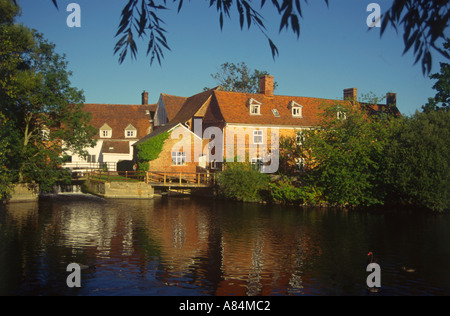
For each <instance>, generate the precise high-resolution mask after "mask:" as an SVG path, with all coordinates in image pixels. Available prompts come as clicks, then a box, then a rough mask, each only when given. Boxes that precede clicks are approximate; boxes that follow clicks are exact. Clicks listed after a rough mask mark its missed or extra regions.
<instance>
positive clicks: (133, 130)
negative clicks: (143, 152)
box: [125, 124, 137, 138]
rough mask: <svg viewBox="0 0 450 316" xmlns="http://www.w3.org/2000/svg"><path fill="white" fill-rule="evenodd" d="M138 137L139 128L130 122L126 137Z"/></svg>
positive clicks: (126, 129)
mask: <svg viewBox="0 0 450 316" xmlns="http://www.w3.org/2000/svg"><path fill="white" fill-rule="evenodd" d="M136 137H137V129H136V128H135V127H134V126H133V125H131V124H129V125H128V126H127V127H126V128H125V138H136Z"/></svg>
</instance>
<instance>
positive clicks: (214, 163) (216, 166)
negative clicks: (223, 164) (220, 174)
mask: <svg viewBox="0 0 450 316" xmlns="http://www.w3.org/2000/svg"><path fill="white" fill-rule="evenodd" d="M218 168H219V166H218V165H217V160H216V159H213V161H211V169H218Z"/></svg>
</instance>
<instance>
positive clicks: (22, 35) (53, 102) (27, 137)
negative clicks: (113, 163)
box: [0, 0, 96, 189]
mask: <svg viewBox="0 0 450 316" xmlns="http://www.w3.org/2000/svg"><path fill="white" fill-rule="evenodd" d="M14 8H15V7H14V6H13V5H12V1H10V0H0V13H2V14H1V16H2V17H3V19H2V20H1V24H0V43H1V45H0V47H1V50H0V112H1V113H2V114H3V115H4V116H5V117H6V120H7V121H8V122H9V124H8V126H7V128H8V133H7V134H6V135H2V136H3V137H7V144H8V148H9V154H8V161H7V164H6V167H7V168H8V169H9V170H11V172H12V173H13V174H14V175H15V178H14V179H13V180H14V181H17V182H38V183H40V184H41V187H42V188H43V189H47V188H49V187H50V186H51V185H52V184H53V182H54V181H56V179H58V178H60V177H61V176H62V175H63V174H64V171H63V170H61V165H62V163H63V161H64V158H65V157H67V155H70V154H72V153H74V154H80V155H85V154H86V151H85V148H87V147H89V146H93V145H94V143H95V141H94V140H93V139H92V137H93V136H94V134H95V132H96V131H95V129H94V128H93V127H92V126H90V125H89V114H87V113H85V112H83V110H82V108H83V101H84V96H83V92H82V91H80V90H78V89H76V88H74V87H72V86H71V85H70V80H69V78H70V76H71V72H70V71H68V70H67V61H66V60H65V57H64V56H60V55H58V54H57V53H55V51H54V50H55V45H54V44H52V43H49V42H48V41H47V40H45V39H44V38H43V36H42V34H39V33H37V32H36V31H32V30H29V29H28V28H26V27H25V26H23V25H20V24H17V23H15V20H14V19H15V17H16V16H17V14H18V12H19V10H17V8H16V9H15V10H14ZM3 12H5V14H3Z"/></svg>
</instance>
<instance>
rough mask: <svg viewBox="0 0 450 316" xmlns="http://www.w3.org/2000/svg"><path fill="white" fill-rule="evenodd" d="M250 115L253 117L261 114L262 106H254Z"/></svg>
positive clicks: (251, 107)
mask: <svg viewBox="0 0 450 316" xmlns="http://www.w3.org/2000/svg"><path fill="white" fill-rule="evenodd" d="M250 114H252V115H259V114H261V106H260V105H259V104H252V105H251V106H250Z"/></svg>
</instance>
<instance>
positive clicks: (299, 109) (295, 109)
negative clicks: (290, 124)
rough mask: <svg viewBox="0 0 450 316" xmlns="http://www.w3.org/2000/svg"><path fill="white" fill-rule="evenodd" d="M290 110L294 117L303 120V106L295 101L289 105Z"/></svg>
mask: <svg viewBox="0 0 450 316" xmlns="http://www.w3.org/2000/svg"><path fill="white" fill-rule="evenodd" d="M289 108H290V109H291V111H292V116H293V117H298V118H303V105H301V104H298V103H297V102H295V101H291V102H290V103H289Z"/></svg>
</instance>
